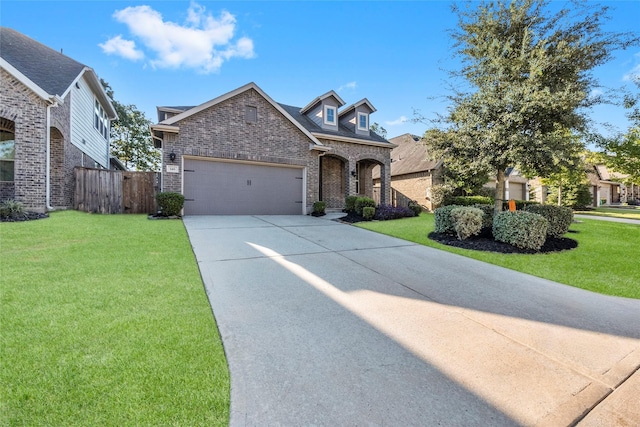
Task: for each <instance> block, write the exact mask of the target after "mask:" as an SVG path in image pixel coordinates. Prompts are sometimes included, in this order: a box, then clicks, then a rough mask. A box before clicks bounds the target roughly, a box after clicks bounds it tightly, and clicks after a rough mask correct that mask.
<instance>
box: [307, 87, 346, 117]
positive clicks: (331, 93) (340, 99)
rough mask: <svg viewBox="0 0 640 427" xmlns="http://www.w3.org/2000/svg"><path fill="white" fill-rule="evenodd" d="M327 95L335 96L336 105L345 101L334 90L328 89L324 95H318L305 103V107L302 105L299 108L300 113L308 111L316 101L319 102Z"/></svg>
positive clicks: (341, 104)
mask: <svg viewBox="0 0 640 427" xmlns="http://www.w3.org/2000/svg"><path fill="white" fill-rule="evenodd" d="M329 97H333V98H335V100H336V101H338V106H340V107H342V106H343V105H344V104H345V102H344V101H343V100H342V98H340V95H338V94H337V93H336V92H335V91H333V90H330V91H329V92H327V93H325V94H324V95H320V96H318V97H316V98H315V99H314V100H313V101H311V102H310V103H309V104H307V106H306V107H303V108H302V109H301V110H300V113H302V114H304V113H306V112H308V111H309V110H311V109H312V108H313V107H314V106H315V105H316V104H317V103H318V102H321V101H323V100H325V99H327V98H329Z"/></svg>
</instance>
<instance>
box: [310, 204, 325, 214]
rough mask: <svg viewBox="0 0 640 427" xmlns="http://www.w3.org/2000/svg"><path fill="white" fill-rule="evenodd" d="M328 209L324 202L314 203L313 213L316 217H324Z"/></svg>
mask: <svg viewBox="0 0 640 427" xmlns="http://www.w3.org/2000/svg"><path fill="white" fill-rule="evenodd" d="M326 207H327V203H326V202H323V201H317V202H313V213H314V214H316V215H323V214H324V210H325V208H326Z"/></svg>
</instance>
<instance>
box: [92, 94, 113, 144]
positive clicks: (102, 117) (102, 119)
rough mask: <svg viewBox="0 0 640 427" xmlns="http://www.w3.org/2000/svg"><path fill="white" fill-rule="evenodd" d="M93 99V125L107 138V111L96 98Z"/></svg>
mask: <svg viewBox="0 0 640 427" xmlns="http://www.w3.org/2000/svg"><path fill="white" fill-rule="evenodd" d="M95 101H96V102H95V107H94V109H93V127H95V128H96V130H97V131H98V132H100V135H102V136H103V137H104V139H109V119H108V118H107V113H105V111H104V109H103V108H102V105H100V103H99V102H98V100H97V99H96V100H95Z"/></svg>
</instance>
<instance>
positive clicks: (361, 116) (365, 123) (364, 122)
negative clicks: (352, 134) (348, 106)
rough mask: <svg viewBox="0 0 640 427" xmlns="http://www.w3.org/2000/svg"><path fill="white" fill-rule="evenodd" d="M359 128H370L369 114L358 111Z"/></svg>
mask: <svg viewBox="0 0 640 427" xmlns="http://www.w3.org/2000/svg"><path fill="white" fill-rule="evenodd" d="M358 130H369V116H368V115H367V114H365V113H358Z"/></svg>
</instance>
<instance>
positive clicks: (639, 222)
mask: <svg viewBox="0 0 640 427" xmlns="http://www.w3.org/2000/svg"><path fill="white" fill-rule="evenodd" d="M573 217H574V218H576V219H596V220H599V221H610V222H622V223H624V224H636V225H640V219H627V218H614V217H610V216H596V215H580V214H577V215H574V216H573Z"/></svg>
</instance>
